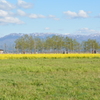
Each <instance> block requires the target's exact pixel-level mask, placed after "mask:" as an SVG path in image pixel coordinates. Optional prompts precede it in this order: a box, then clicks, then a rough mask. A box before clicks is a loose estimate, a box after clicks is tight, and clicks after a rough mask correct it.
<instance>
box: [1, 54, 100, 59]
mask: <svg viewBox="0 0 100 100" xmlns="http://www.w3.org/2000/svg"><path fill="white" fill-rule="evenodd" d="M34 58H100V54H0V59H34Z"/></svg>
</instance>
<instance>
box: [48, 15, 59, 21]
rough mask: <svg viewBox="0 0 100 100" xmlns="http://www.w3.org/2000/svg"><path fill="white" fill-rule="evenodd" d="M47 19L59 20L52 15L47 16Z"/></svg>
mask: <svg viewBox="0 0 100 100" xmlns="http://www.w3.org/2000/svg"><path fill="white" fill-rule="evenodd" d="M48 18H51V19H54V20H60V19H59V18H56V16H54V15H49V16H48Z"/></svg>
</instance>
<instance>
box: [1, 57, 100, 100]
mask: <svg viewBox="0 0 100 100" xmlns="http://www.w3.org/2000/svg"><path fill="white" fill-rule="evenodd" d="M0 100H100V59H97V58H91V59H88V58H81V59H77V58H75V59H74V58H70V59H68V58H67V59H43V58H40V59H7V60H0Z"/></svg>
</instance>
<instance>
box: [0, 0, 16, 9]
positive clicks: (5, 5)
mask: <svg viewBox="0 0 100 100" xmlns="http://www.w3.org/2000/svg"><path fill="white" fill-rule="evenodd" d="M14 8H15V5H13V4H11V3H9V2H7V1H6V0H0V9H4V10H10V9H14Z"/></svg>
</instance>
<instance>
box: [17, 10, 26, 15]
mask: <svg viewBox="0 0 100 100" xmlns="http://www.w3.org/2000/svg"><path fill="white" fill-rule="evenodd" d="M17 14H18V15H20V16H26V15H27V14H26V13H25V12H24V11H22V10H20V9H18V10H17Z"/></svg>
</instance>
